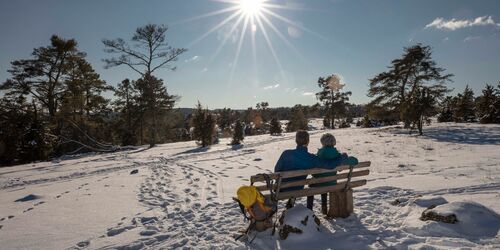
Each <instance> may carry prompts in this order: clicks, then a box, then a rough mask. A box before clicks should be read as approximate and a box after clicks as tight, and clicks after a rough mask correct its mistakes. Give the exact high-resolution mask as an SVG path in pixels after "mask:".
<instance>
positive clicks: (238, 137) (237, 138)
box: [231, 120, 244, 145]
mask: <svg viewBox="0 0 500 250" xmlns="http://www.w3.org/2000/svg"><path fill="white" fill-rule="evenodd" d="M243 139H244V137H243V126H242V125H241V121H240V120H237V121H236V122H235V123H234V132H233V140H232V141H231V145H240V144H241V142H242V141H243Z"/></svg>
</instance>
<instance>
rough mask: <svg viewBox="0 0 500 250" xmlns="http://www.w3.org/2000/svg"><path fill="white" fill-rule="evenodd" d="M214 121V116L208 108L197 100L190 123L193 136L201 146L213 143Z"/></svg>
mask: <svg viewBox="0 0 500 250" xmlns="http://www.w3.org/2000/svg"><path fill="white" fill-rule="evenodd" d="M215 121H216V120H215V118H214V117H213V115H212V114H210V112H209V111H208V109H204V108H203V107H202V106H201V104H200V102H198V105H197V106H196V111H195V112H194V114H193V117H192V120H191V123H192V126H193V127H194V131H193V137H194V139H196V140H197V141H199V142H200V144H201V146H202V147H206V146H209V145H212V144H213V139H214V135H215V124H216V122H215Z"/></svg>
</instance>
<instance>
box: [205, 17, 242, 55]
mask: <svg viewBox="0 0 500 250" xmlns="http://www.w3.org/2000/svg"><path fill="white" fill-rule="evenodd" d="M244 17H245V16H243V15H241V16H240V17H239V18H238V20H236V23H234V24H233V26H232V27H231V29H230V30H229V33H228V34H227V35H225V36H224V38H223V39H222V43H221V44H219V46H218V47H217V50H215V52H214V54H213V55H212V57H210V59H209V61H208V64H211V63H212V62H213V61H214V60H215V58H217V56H218V55H219V53H220V52H221V50H222V48H223V47H224V45H226V43H227V40H229V38H230V37H231V35H232V34H233V33H234V31H235V30H236V28H238V25H239V24H240V23H241V21H243V18H244Z"/></svg>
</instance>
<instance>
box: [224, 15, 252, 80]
mask: <svg viewBox="0 0 500 250" xmlns="http://www.w3.org/2000/svg"><path fill="white" fill-rule="evenodd" d="M248 19H249V17H248V16H247V17H245V23H244V24H243V29H242V30H241V34H240V40H239V41H238V47H237V48H236V55H235V57H234V61H233V65H231V73H230V75H229V82H228V85H231V82H232V81H233V76H234V71H235V70H236V65H237V64H238V59H239V57H240V52H241V45H243V39H244V38H245V33H246V30H247V26H248Z"/></svg>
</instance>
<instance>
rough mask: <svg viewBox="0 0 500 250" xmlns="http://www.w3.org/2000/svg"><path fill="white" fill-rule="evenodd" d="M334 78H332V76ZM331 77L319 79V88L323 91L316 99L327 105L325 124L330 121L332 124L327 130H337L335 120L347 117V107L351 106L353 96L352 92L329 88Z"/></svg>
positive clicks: (317, 94)
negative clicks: (350, 100)
mask: <svg viewBox="0 0 500 250" xmlns="http://www.w3.org/2000/svg"><path fill="white" fill-rule="evenodd" d="M330 77H332V76H330ZM330 77H327V78H324V77H320V78H319V79H318V86H319V87H320V88H321V89H322V90H321V91H320V92H318V93H316V98H318V100H320V101H321V102H322V103H323V105H325V109H326V113H327V114H326V116H325V119H324V120H323V122H326V121H329V122H330V124H329V125H328V126H325V127H327V128H332V129H334V128H335V119H337V118H341V117H343V116H345V114H346V111H347V105H348V104H349V103H348V102H349V96H350V95H351V94H352V93H351V92H350V91H347V92H340V91H336V90H332V89H330V88H329V86H328V81H329V79H330Z"/></svg>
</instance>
